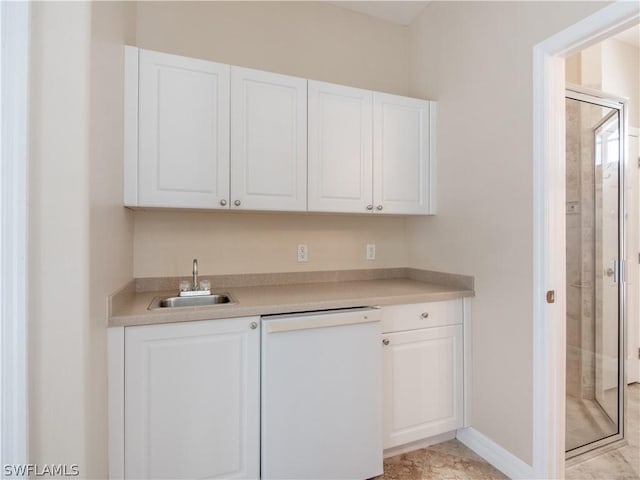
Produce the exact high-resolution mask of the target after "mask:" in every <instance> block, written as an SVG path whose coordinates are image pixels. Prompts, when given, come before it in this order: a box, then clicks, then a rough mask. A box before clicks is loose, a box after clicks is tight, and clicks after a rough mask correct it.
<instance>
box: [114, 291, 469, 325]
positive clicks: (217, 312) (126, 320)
mask: <svg viewBox="0 0 640 480" xmlns="http://www.w3.org/2000/svg"><path fill="white" fill-rule="evenodd" d="M421 283H422V282H421ZM429 285H432V286H433V284H427V283H425V287H427V286H429ZM437 286H438V287H443V285H437ZM473 296H475V291H474V290H468V289H457V288H451V289H446V290H442V291H435V292H425V293H409V294H393V295H388V296H370V297H366V296H363V297H358V298H351V299H326V300H322V301H313V302H291V303H277V304H268V303H265V304H262V305H250V306H242V305H239V304H234V305H230V306H228V307H227V308H224V309H217V308H216V307H213V308H199V307H196V308H185V309H180V311H176V310H175V309H172V310H170V311H166V312H158V311H149V312H145V313H139V314H127V315H113V316H111V317H110V319H109V323H108V327H110V328H111V327H133V326H143V325H156V324H163V323H181V322H192V321H202V320H219V319H223V318H239V317H252V316H262V315H273V314H283V313H295V312H305V311H313V310H329V309H338V308H352V307H360V306H387V305H400V304H405V303H407V304H410V303H422V302H436V301H445V300H455V299H458V298H465V297H473Z"/></svg>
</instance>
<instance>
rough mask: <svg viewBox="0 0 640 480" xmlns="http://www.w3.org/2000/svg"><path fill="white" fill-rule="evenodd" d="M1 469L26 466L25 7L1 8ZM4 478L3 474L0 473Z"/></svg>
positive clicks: (13, 4) (4, 4) (8, 5)
mask: <svg viewBox="0 0 640 480" xmlns="http://www.w3.org/2000/svg"><path fill="white" fill-rule="evenodd" d="M0 42H1V46H2V50H1V54H0V62H1V64H0V161H1V163H0V192H1V197H0V209H1V210H0V212H1V213H0V220H1V222H0V270H1V271H2V277H1V280H0V325H1V328H2V329H1V332H0V353H1V357H0V366H1V382H0V400H1V402H2V403H1V405H2V407H1V419H0V424H1V430H0V464H2V465H5V464H24V463H27V451H28V436H27V434H28V424H27V422H28V420H27V414H28V412H27V297H26V291H27V165H28V153H27V132H28V124H27V122H28V88H29V76H28V65H29V3H28V2H0ZM0 475H2V478H5V476H4V468H3V471H2V473H1V474H0Z"/></svg>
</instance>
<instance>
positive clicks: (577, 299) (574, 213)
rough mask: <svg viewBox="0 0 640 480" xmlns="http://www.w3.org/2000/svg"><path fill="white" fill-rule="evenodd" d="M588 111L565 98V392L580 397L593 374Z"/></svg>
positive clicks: (589, 394) (590, 388)
mask: <svg viewBox="0 0 640 480" xmlns="http://www.w3.org/2000/svg"><path fill="white" fill-rule="evenodd" d="M590 116H591V112H590V108H589V106H588V105H583V104H581V103H579V102H575V101H569V102H567V103H566V121H567V123H566V125H567V128H566V131H567V137H566V154H567V156H566V169H567V172H566V195H567V198H566V201H567V219H566V220H567V222H566V225H567V236H566V239H567V244H566V249H567V252H566V253H567V394H568V395H571V396H573V397H577V398H583V399H593V398H594V379H595V375H594V373H595V365H594V349H595V339H594V335H595V322H594V320H595V318H594V317H595V315H594V286H595V285H594V267H595V265H594V262H595V258H594V257H595V256H594V247H595V245H594V239H595V234H594V233H595V232H594V217H593V215H594V183H595V181H594V175H595V169H594V163H593V158H594V156H593V149H594V145H593V130H592V126H593V124H594V123H595V122H592V119H591V118H589V117H590ZM593 120H595V119H593ZM585 124H586V125H585Z"/></svg>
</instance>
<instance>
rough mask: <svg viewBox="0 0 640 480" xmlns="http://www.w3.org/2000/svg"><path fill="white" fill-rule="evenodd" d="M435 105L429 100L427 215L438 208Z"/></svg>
mask: <svg viewBox="0 0 640 480" xmlns="http://www.w3.org/2000/svg"><path fill="white" fill-rule="evenodd" d="M437 105H438V104H437V102H434V101H432V100H430V101H429V208H428V212H429V215H435V214H436V213H437V211H436V210H437V209H438V203H437V197H438V196H437V193H438V192H437V185H438V178H437V176H438V156H437V152H436V132H437V130H436V128H437V122H438V115H437V108H438V107H437Z"/></svg>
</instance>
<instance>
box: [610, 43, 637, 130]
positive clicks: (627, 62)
mask: <svg viewBox="0 0 640 480" xmlns="http://www.w3.org/2000/svg"><path fill="white" fill-rule="evenodd" d="M602 89H603V90H604V91H605V92H611V93H613V94H615V95H620V96H622V97H626V98H628V99H629V102H628V104H627V106H628V109H629V125H630V126H632V127H636V128H638V127H640V48H638V47H634V46H632V45H629V44H628V43H624V42H621V41H620V40H616V39H615V38H612V39H609V40H605V41H604V42H602Z"/></svg>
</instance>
